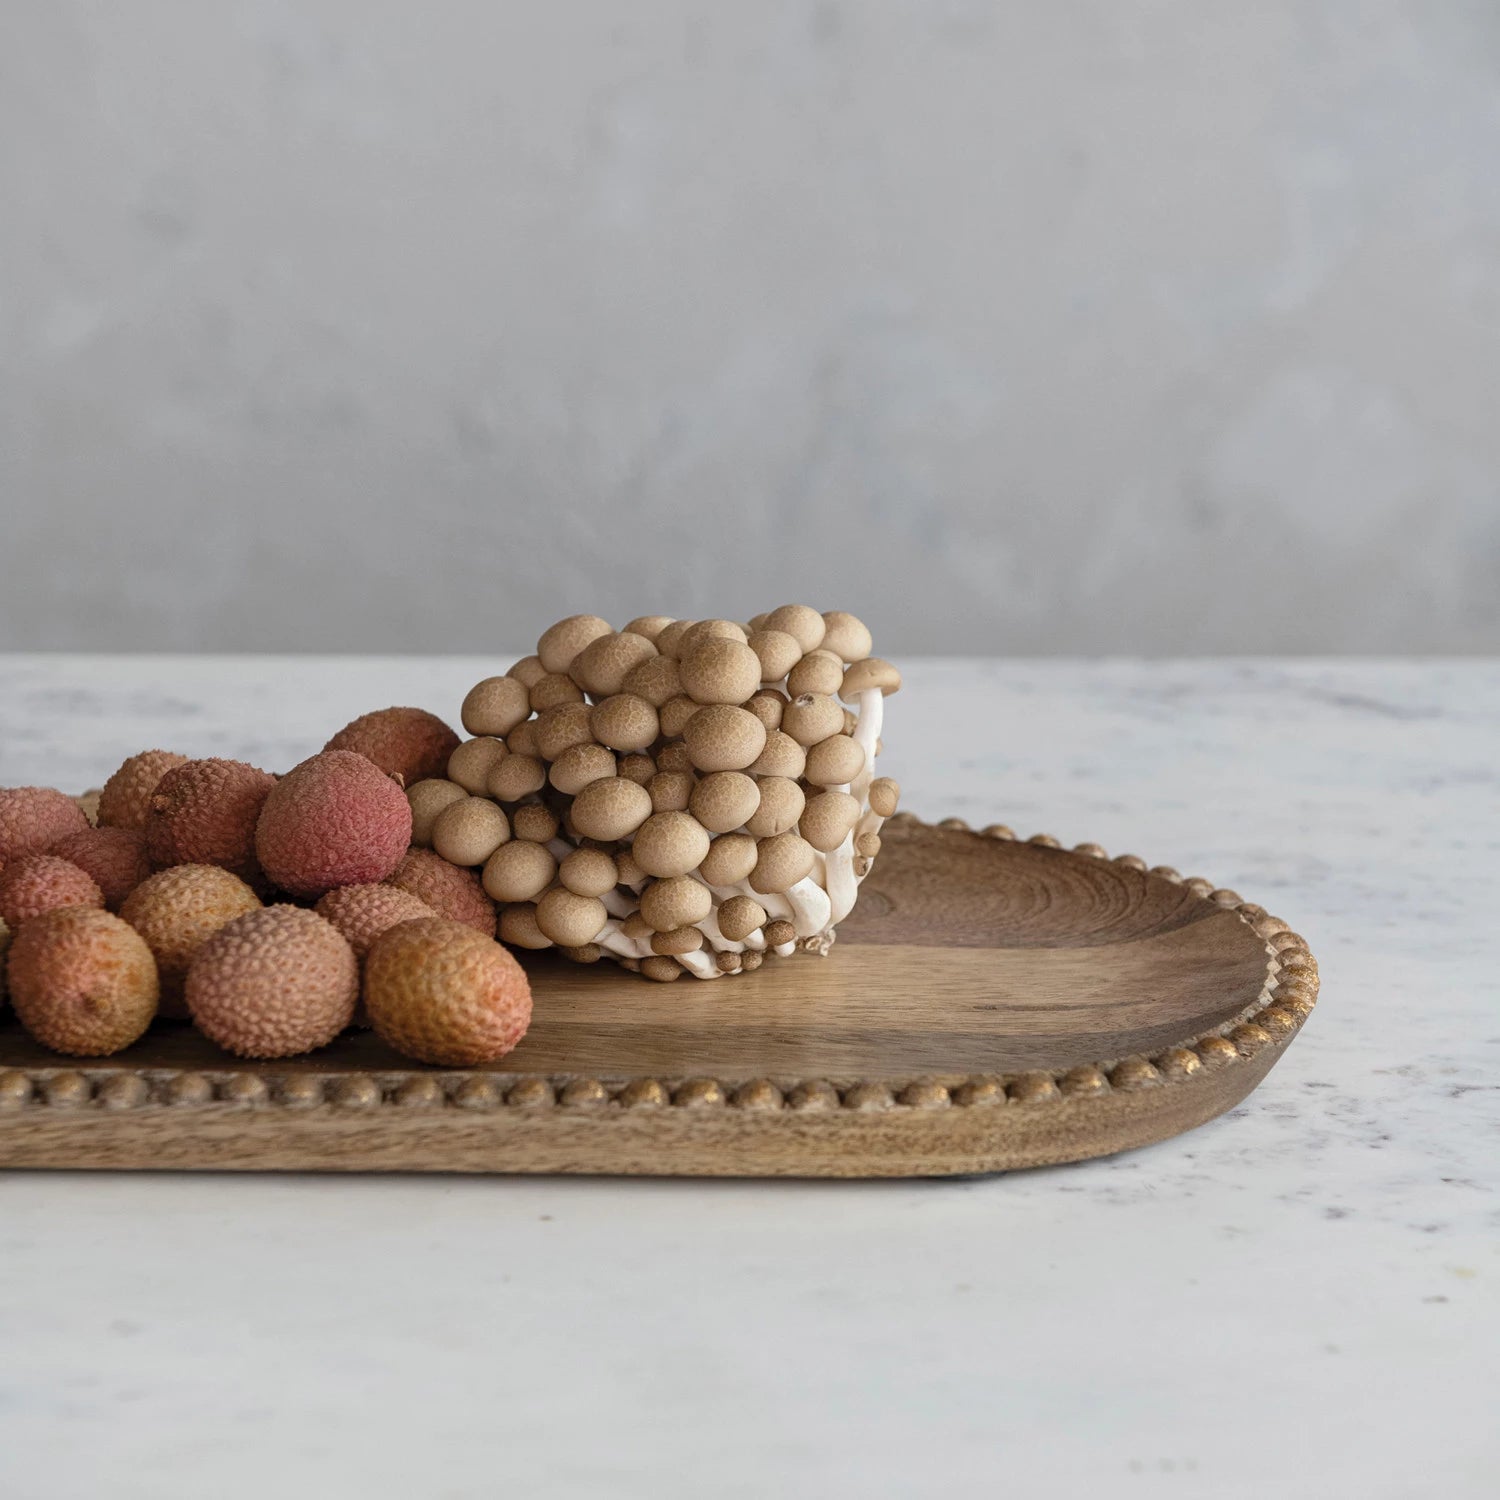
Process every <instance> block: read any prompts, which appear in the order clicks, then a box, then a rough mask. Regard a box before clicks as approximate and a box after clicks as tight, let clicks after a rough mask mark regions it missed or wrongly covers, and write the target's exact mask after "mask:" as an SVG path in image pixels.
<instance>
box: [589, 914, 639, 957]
mask: <svg viewBox="0 0 1500 1500" xmlns="http://www.w3.org/2000/svg"><path fill="white" fill-rule="evenodd" d="M594 941H595V942H596V943H597V944H598V945H599V946H600V947H601V948H603V949H604V950H605V951H606V952H608V953H614V954H617V955H618V956H619V957H620V958H650V956H651V952H652V949H651V943H650V941H649V940H648V939H645V938H629V937H626V936H625V934H624V933H623V932H622V931H621V930H620V924H619V923H618V922H617V921H615V920H614V918H613V917H611V918H610V920H609V921H607V922H606V923H605V924H604V927H603V930H602V931H601V932H600V933H599V936H598V937H596V938H595V939H594Z"/></svg>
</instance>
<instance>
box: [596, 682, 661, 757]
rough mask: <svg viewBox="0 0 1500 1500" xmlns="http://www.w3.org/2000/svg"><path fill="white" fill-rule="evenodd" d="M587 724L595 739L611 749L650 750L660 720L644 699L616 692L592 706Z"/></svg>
mask: <svg viewBox="0 0 1500 1500" xmlns="http://www.w3.org/2000/svg"><path fill="white" fill-rule="evenodd" d="M589 725H590V727H591V728H592V729H593V731H594V738H595V739H596V740H598V741H599V743H600V744H601V745H608V746H609V748H610V749H611V750H649V749H650V748H651V746H652V745H654V744H655V743H656V736H657V733H658V731H659V727H660V721H659V720H658V718H657V715H656V709H655V708H654V707H653V706H652V705H651V704H650V703H648V702H647V701H646V700H645V699H644V698H639V697H637V696H636V695H635V694H634V693H615V694H613V695H612V696H611V697H608V698H605V699H604V700H603V701H602V702H599V703H596V704H595V705H594V707H593V709H592V710H591V711H590V713H589Z"/></svg>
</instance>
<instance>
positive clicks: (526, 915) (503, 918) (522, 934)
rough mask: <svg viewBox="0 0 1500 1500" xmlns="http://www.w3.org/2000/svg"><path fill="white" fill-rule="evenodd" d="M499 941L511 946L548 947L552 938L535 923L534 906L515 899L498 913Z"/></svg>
mask: <svg viewBox="0 0 1500 1500" xmlns="http://www.w3.org/2000/svg"><path fill="white" fill-rule="evenodd" d="M500 941H501V942H502V943H509V944H510V946H511V947H512V948H550V947H551V946H552V939H551V938H549V937H548V936H547V934H546V933H545V932H543V931H542V929H541V928H540V927H539V926H538V925H537V920H536V907H535V906H534V905H532V903H531V902H530V901H517V902H515V903H514V904H513V905H511V906H507V907H506V908H505V910H504V911H502V912H501V913H500Z"/></svg>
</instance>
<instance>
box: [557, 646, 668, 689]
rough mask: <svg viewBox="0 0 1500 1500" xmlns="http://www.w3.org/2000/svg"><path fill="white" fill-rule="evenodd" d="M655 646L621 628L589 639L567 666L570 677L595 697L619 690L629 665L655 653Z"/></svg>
mask: <svg viewBox="0 0 1500 1500" xmlns="http://www.w3.org/2000/svg"><path fill="white" fill-rule="evenodd" d="M656 654H657V653H656V647H655V646H653V645H652V644H651V642H650V641H648V640H647V639H646V637H645V636H643V635H631V634H630V633H629V632H628V631H623V630H622V631H621V632H620V633H619V634H618V635H602V636H599V637H598V638H597V639H596V640H592V641H590V642H589V643H588V645H587V646H585V647H584V648H583V650H582V651H580V652H579V653H578V656H577V657H576V659H575V660H574V662H573V665H572V666H571V667H570V668H569V669H568V670H569V675H570V676H571V677H572V679H573V681H574V682H576V683H577V684H578V686H579V687H581V688H582V689H583V690H584V692H586V693H590V694H592V695H593V696H594V697H595V698H607V697H608V696H609V695H610V694H611V693H618V692H619V691H620V687H621V684H622V683H623V682H624V681H625V678H626V676H627V674H628V673H629V672H630V670H631V668H632V667H637V666H639V665H640V664H641V662H643V661H645V660H646V659H647V658H648V657H652V656H655V655H656Z"/></svg>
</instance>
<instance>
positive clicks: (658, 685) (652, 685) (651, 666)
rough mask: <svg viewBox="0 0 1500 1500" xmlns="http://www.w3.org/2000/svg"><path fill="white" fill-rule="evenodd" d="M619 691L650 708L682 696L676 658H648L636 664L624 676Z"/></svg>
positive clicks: (680, 677)
mask: <svg viewBox="0 0 1500 1500" xmlns="http://www.w3.org/2000/svg"><path fill="white" fill-rule="evenodd" d="M620 691H621V692H623V693H634V694H635V695H636V697H637V698H644V699H645V700H646V702H647V703H649V704H650V705H651V706H652V708H660V707H661V706H662V704H664V703H666V702H668V701H670V700H671V699H673V698H678V697H681V696H683V692H682V672H681V669H680V668H679V666H678V664H677V660H676V658H675V657H671V656H648V657H647V658H646V659H645V661H642V662H637V663H636V664H635V666H633V667H632V668H631V669H630V670H629V671H628V672H627V673H626V674H625V679H624V681H623V682H621V684H620Z"/></svg>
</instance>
